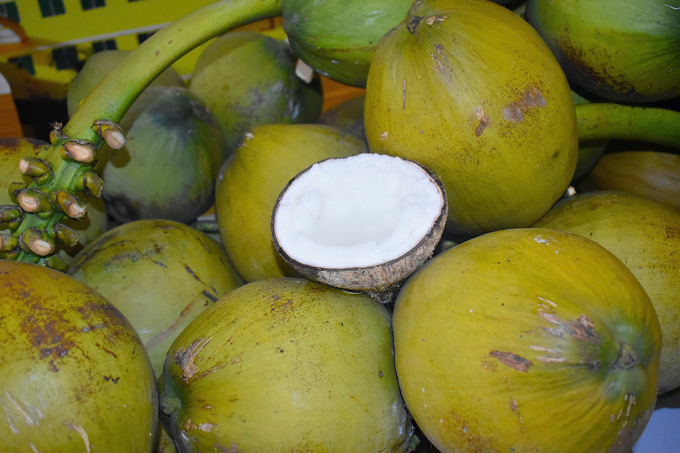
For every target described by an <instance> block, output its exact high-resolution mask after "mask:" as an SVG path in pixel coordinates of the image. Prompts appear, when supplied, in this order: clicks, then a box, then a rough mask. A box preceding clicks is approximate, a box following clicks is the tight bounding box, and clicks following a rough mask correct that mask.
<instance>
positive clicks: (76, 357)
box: [0, 260, 158, 453]
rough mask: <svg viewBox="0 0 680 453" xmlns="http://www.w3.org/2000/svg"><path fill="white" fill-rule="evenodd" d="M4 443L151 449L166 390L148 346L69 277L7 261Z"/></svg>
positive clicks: (113, 452) (42, 448)
mask: <svg viewBox="0 0 680 453" xmlns="http://www.w3.org/2000/svg"><path fill="white" fill-rule="evenodd" d="M0 286H2V291H1V292H0V343H1V344H2V347H1V348H0V389H2V391H1V392H0V406H1V407H2V409H3V410H2V423H0V450H2V451H3V452H7V453H10V452H12V453H14V452H90V453H95V452H99V453H121V452H129V453H148V452H149V451H150V450H151V446H152V443H153V441H154V438H155V435H156V428H157V423H158V394H157V391H156V385H155V383H154V377H153V370H152V368H151V363H150V362H149V357H148V356H147V355H146V352H145V350H144V346H143V345H142V342H141V341H140V339H139V336H138V335H137V333H136V332H135V330H134V329H133V327H132V325H131V324H130V323H129V322H128V321H127V320H126V319H125V317H124V316H123V315H122V314H121V313H120V312H119V311H118V310H117V309H116V308H115V307H114V306H113V305H112V304H111V303H110V302H109V301H108V300H106V299H105V298H104V297H103V296H101V295H100V294H99V293H97V292H95V291H94V290H92V289H90V288H89V287H87V286H86V285H84V284H82V283H80V282H78V281H76V280H74V279H72V278H71V277H69V276H68V275H66V274H64V273H61V272H58V271H55V270H52V269H49V268H46V267H42V266H38V265H34V264H27V263H21V262H17V261H5V260H0Z"/></svg>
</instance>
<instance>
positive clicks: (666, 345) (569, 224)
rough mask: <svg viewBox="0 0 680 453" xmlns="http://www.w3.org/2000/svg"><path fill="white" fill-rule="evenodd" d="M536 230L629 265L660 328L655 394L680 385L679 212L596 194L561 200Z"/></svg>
mask: <svg viewBox="0 0 680 453" xmlns="http://www.w3.org/2000/svg"><path fill="white" fill-rule="evenodd" d="M535 226H537V227H542V228H555V229H558V230H564V231H568V232H571V233H574V234H579V235H581V236H585V237H587V238H588V239H591V240H593V241H595V242H597V243H598V244H600V245H601V246H603V247H604V248H606V249H607V250H609V251H610V252H611V253H613V254H614V255H616V256H617V257H618V258H619V259H620V260H621V261H622V262H623V263H624V264H625V265H626V266H628V268H629V269H630V270H631V272H632V273H633V275H635V277H636V278H637V279H638V280H639V281H640V283H641V284H642V286H643V287H644V289H645V291H646V292H647V294H648V295H649V298H650V299H651V301H652V304H653V305H654V308H655V309H656V313H657V315H658V317H659V324H660V325H661V333H662V335H663V346H662V348H661V363H660V365H659V390H658V392H659V393H664V392H667V391H669V390H672V389H674V388H677V387H680V291H678V288H680V211H679V210H677V209H675V208H673V207H670V206H666V205H663V204H661V203H658V202H656V201H653V200H649V199H646V198H642V197H639V196H636V195H633V194H629V193H625V192H613V191H598V192H591V193H581V194H576V195H574V196H573V197H569V198H566V199H564V200H563V201H562V202H560V203H559V204H557V205H556V206H555V207H554V208H552V209H551V210H550V212H548V213H547V214H546V215H545V216H544V217H543V218H542V219H540V220H539V221H538V222H536V224H535Z"/></svg>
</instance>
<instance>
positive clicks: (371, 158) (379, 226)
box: [274, 153, 444, 268]
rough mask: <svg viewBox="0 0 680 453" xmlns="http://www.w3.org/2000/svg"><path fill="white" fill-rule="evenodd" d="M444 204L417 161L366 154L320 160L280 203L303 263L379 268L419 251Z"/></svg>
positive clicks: (292, 248) (289, 247)
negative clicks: (411, 252)
mask: <svg viewBox="0 0 680 453" xmlns="http://www.w3.org/2000/svg"><path fill="white" fill-rule="evenodd" d="M443 202H444V200H442V197H441V194H440V192H439V189H438V188H437V186H436V184H435V182H434V181H432V179H431V178H430V176H429V175H428V174H427V173H425V172H424V171H423V170H422V169H421V168H420V167H418V166H417V165H414V164H413V163H411V162H408V161H405V160H402V159H399V158H398V157H391V156H385V155H381V154H370V153H366V154H360V155H358V156H352V157H349V158H344V159H333V160H327V161H324V162H321V163H318V164H315V165H313V166H312V167H311V168H310V169H309V170H307V171H306V172H305V173H304V174H303V175H301V176H300V177H298V178H297V179H296V180H295V182H294V183H293V184H291V185H290V187H289V188H288V190H287V191H286V193H285V194H284V196H283V197H282V199H281V201H280V202H279V208H278V211H277V213H276V218H275V224H274V231H275V234H276V237H277V240H278V241H279V244H280V245H281V247H282V248H283V249H284V250H285V252H286V253H287V254H288V255H289V256H290V257H291V258H293V259H295V260H297V261H298V262H300V263H304V264H307V265H312V266H317V267H325V268H345V267H365V266H371V265H375V264H380V263H383V262H385V261H389V260H392V259H395V258H398V257H400V256H401V255H403V254H404V253H406V252H407V251H409V250H410V249H412V248H413V247H414V246H415V245H416V244H417V243H418V242H419V241H420V240H421V239H422V238H423V236H425V235H426V234H427V233H428V231H429V230H430V228H431V227H432V225H433V223H434V221H435V220H436V218H437V216H438V215H439V213H440V211H441V209H442V206H443Z"/></svg>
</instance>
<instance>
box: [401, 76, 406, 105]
mask: <svg viewBox="0 0 680 453" xmlns="http://www.w3.org/2000/svg"><path fill="white" fill-rule="evenodd" d="M401 81H402V82H403V84H404V94H403V95H402V97H401V108H402V109H404V110H406V79H401Z"/></svg>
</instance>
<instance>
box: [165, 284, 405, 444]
mask: <svg viewBox="0 0 680 453" xmlns="http://www.w3.org/2000/svg"><path fill="white" fill-rule="evenodd" d="M159 387H160V388H161V389H162V390H161V407H162V411H163V413H164V416H163V417H162V418H161V419H162V420H163V421H164V423H167V425H168V426H169V431H170V434H171V436H172V438H173V439H174V440H175V443H176V446H177V450H178V451H179V452H181V453H189V452H208V451H217V452H224V453H227V452H233V453H237V452H281V453H288V452H300V453H302V452H325V453H335V452H337V453H340V452H357V453H364V452H383V453H404V452H406V450H407V447H408V441H409V436H410V434H411V422H410V419H409V417H408V414H407V412H406V409H405V407H404V402H403V400H402V398H401V394H400V393H399V385H398V382H397V379H396V372H395V369H394V356H393V353H392V332H391V315H390V312H389V310H388V309H387V308H386V307H385V306H383V305H381V304H379V303H377V302H375V301H374V300H372V299H371V298H370V297H368V296H367V295H365V294H349V293H347V292H346V291H342V290H340V289H337V288H332V287H329V286H326V285H323V284H320V283H316V282H311V281H308V280H306V279H297V278H276V279H268V280H260V281H257V282H252V283H249V284H247V285H244V286H241V287H240V288H237V289H235V290H234V291H232V292H230V293H229V294H227V295H225V296H224V297H222V298H220V300H218V301H217V302H216V303H215V304H214V305H212V306H211V307H210V308H208V309H207V310H205V311H204V312H203V313H201V314H200V315H199V316H198V317H197V318H196V319H195V320H194V321H193V322H192V323H191V324H190V325H189V326H188V327H187V328H185V329H184V331H183V332H182V333H181V334H180V335H179V337H177V339H176V340H175V342H174V343H173V345H172V347H171V348H170V350H169V351H168V357H167V359H166V361H165V366H164V369H163V379H162V384H160V386H159Z"/></svg>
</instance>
